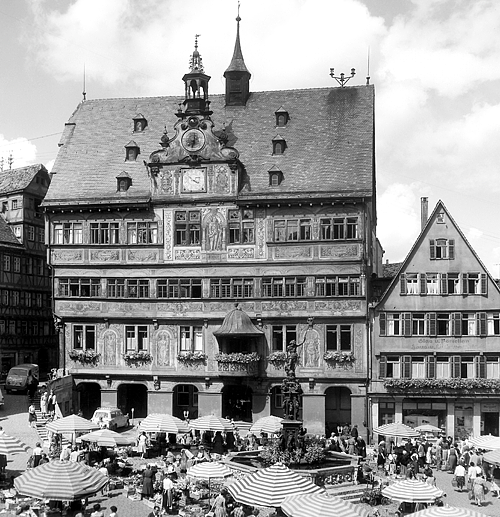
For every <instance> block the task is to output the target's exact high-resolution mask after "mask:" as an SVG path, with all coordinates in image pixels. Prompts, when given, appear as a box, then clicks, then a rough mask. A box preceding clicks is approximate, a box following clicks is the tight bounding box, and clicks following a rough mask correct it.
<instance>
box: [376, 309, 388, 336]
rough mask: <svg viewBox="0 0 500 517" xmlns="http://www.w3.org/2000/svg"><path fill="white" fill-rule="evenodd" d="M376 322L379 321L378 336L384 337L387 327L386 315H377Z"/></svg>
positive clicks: (382, 313)
mask: <svg viewBox="0 0 500 517" xmlns="http://www.w3.org/2000/svg"><path fill="white" fill-rule="evenodd" d="M378 321H379V326H380V335H381V336H386V335H387V334H386V332H387V330H386V328H387V325H386V322H387V316H386V313H385V312H381V313H380V315H379V318H378Z"/></svg>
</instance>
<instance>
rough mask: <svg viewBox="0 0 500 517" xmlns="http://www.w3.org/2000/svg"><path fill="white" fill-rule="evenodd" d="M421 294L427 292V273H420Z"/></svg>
mask: <svg viewBox="0 0 500 517" xmlns="http://www.w3.org/2000/svg"><path fill="white" fill-rule="evenodd" d="M419 278H420V294H421V295H422V294H427V275H426V274H425V273H420V275H419Z"/></svg>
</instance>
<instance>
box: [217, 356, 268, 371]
mask: <svg viewBox="0 0 500 517" xmlns="http://www.w3.org/2000/svg"><path fill="white" fill-rule="evenodd" d="M215 360H216V361H217V362H218V363H219V371H223V372H229V371H231V372H246V373H252V372H253V370H255V368H256V364H257V363H258V362H259V361H260V355H259V354H257V353H256V352H251V353H246V354H245V353H240V352H236V353H231V354H226V353H219V354H216V356H215Z"/></svg>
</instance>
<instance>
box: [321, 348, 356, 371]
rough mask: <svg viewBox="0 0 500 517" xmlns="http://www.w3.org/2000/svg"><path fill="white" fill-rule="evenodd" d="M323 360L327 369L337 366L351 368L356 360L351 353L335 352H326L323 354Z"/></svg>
mask: <svg viewBox="0 0 500 517" xmlns="http://www.w3.org/2000/svg"><path fill="white" fill-rule="evenodd" d="M323 359H324V360H325V361H326V363H327V365H328V367H329V368H336V367H337V366H342V367H344V368H347V367H348V366H352V364H353V363H354V361H355V360H356V358H355V357H354V354H353V353H352V352H338V351H337V350H327V351H326V352H325V353H324V354H323Z"/></svg>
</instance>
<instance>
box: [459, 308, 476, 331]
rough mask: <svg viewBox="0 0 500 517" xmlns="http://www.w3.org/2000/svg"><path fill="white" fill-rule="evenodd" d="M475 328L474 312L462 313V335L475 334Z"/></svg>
mask: <svg viewBox="0 0 500 517" xmlns="http://www.w3.org/2000/svg"><path fill="white" fill-rule="evenodd" d="M475 335H477V330H476V315H475V314H474V313H463V314H462V336H475Z"/></svg>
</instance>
